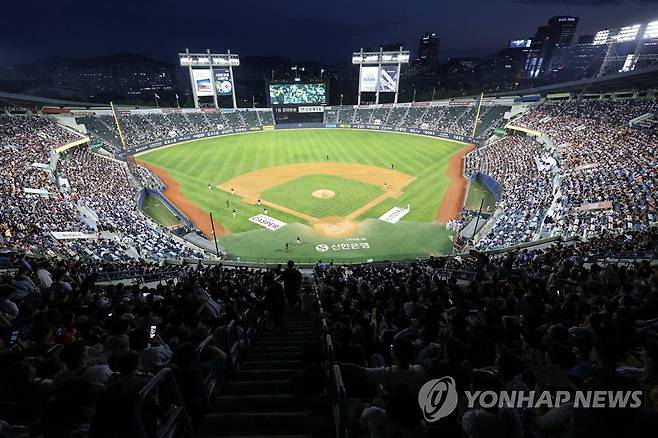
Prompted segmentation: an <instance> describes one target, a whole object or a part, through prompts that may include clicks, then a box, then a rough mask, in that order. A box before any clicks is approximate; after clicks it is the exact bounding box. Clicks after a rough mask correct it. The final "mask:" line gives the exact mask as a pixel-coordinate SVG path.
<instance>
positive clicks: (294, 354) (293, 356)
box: [249, 350, 301, 360]
mask: <svg viewBox="0 0 658 438" xmlns="http://www.w3.org/2000/svg"><path fill="white" fill-rule="evenodd" d="M300 353H301V352H300V351H299V350H297V351H282V352H270V351H266V352H263V353H261V352H260V350H255V351H254V352H253V353H250V354H249V360H297V359H299V355H300Z"/></svg>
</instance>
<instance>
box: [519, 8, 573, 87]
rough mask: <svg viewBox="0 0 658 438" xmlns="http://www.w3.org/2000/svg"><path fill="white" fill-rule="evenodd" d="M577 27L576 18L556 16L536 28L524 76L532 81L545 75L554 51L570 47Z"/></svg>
mask: <svg viewBox="0 0 658 438" xmlns="http://www.w3.org/2000/svg"><path fill="white" fill-rule="evenodd" d="M577 26H578V17H570V16H556V17H551V18H550V19H549V20H548V24H546V25H544V26H540V27H538V28H537V33H536V34H535V36H534V38H532V46H531V49H532V51H531V53H530V55H529V56H528V63H527V66H526V70H525V76H526V77H527V78H530V79H534V78H538V77H541V76H543V75H544V74H545V73H547V72H548V70H549V69H548V67H549V65H550V63H551V58H552V57H553V53H554V52H555V49H557V48H558V47H569V46H570V45H571V41H572V40H573V36H574V34H575V33H576V27H577Z"/></svg>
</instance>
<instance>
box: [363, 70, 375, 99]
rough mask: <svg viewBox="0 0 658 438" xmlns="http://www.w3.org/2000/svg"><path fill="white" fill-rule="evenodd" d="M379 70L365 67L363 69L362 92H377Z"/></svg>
mask: <svg viewBox="0 0 658 438" xmlns="http://www.w3.org/2000/svg"><path fill="white" fill-rule="evenodd" d="M377 70H378V67H363V68H361V91H362V92H366V93H367V92H375V91H377Z"/></svg>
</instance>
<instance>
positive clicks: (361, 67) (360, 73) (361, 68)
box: [356, 47, 363, 105]
mask: <svg viewBox="0 0 658 438" xmlns="http://www.w3.org/2000/svg"><path fill="white" fill-rule="evenodd" d="M360 56H361V58H360V61H359V94H358V95H357V97H356V104H357V105H361V75H363V47H361V51H360Z"/></svg>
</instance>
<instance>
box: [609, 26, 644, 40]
mask: <svg viewBox="0 0 658 438" xmlns="http://www.w3.org/2000/svg"><path fill="white" fill-rule="evenodd" d="M640 26H641V25H640V24H634V25H633V26H624V27H622V28H621V29H619V32H618V33H617V35H615V36H614V37H612V40H613V41H614V42H617V43H622V42H626V41H633V40H635V39H636V38H637V34H638V33H639V32H640Z"/></svg>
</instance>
